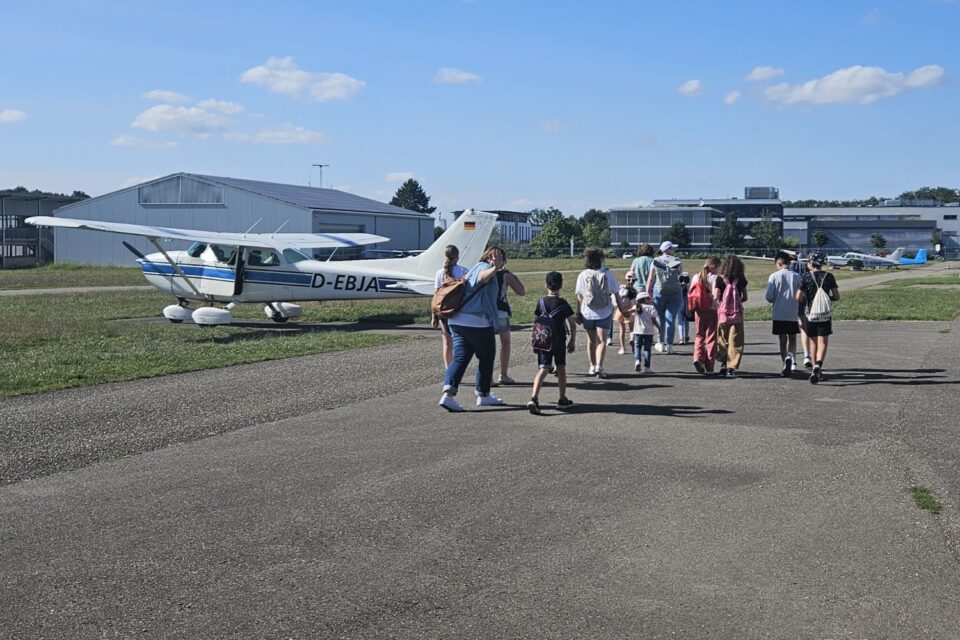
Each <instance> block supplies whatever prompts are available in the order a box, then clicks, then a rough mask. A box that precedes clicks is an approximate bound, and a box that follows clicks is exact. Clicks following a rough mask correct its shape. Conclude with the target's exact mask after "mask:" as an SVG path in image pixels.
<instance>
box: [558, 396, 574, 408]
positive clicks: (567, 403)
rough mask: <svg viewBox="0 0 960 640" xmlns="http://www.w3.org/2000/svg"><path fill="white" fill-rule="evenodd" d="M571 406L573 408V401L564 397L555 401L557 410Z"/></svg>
mask: <svg viewBox="0 0 960 640" xmlns="http://www.w3.org/2000/svg"><path fill="white" fill-rule="evenodd" d="M572 406H573V400H571V399H570V398H567V397H566V396H564V397H563V398H560V399H559V400H557V408H558V409H569V408H570V407H572Z"/></svg>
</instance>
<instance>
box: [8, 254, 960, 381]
mask: <svg viewBox="0 0 960 640" xmlns="http://www.w3.org/2000/svg"><path fill="white" fill-rule="evenodd" d="M611 262H612V263H613V264H612V265H611V266H612V267H614V268H617V267H619V268H620V269H621V270H625V269H626V267H627V264H626V263H627V262H629V261H626V260H623V261H620V262H623V264H622V265H618V264H617V262H618V261H611ZM509 266H510V268H511V269H514V270H515V271H516V272H517V273H519V274H520V277H521V278H522V279H523V281H524V282H525V284H526V286H527V290H528V294H527V295H526V296H524V297H520V296H511V304H512V305H513V313H514V320H515V322H516V324H528V323H530V322H531V321H532V318H533V308H534V305H535V304H536V301H537V299H538V298H539V297H540V296H541V295H542V294H543V292H544V287H543V284H542V280H543V276H542V273H536V274H534V273H533V272H544V271H548V270H559V271H564V272H566V273H567V274H568V275H567V277H566V278H565V280H566V282H565V286H564V295H565V296H566V297H567V298H568V299H572V298H573V293H572V289H573V283H574V278H575V276H574V274H576V273H578V272H579V271H580V270H581V268H582V263H581V261H580V260H578V259H563V258H553V259H548V260H512V261H510V263H509ZM770 270H771V266H770V265H769V263H765V262H748V273H747V277H748V279H749V280H750V281H751V289H753V290H755V291H756V290H759V289H761V288H763V286H764V285H765V283H766V279H767V275H768V274H769V272H770ZM11 273H12V274H14V276H16V277H14V278H13V281H15V282H17V283H19V284H20V286H21V288H22V287H37V288H40V287H42V286H70V285H80V284H90V283H91V281H93V282H96V283H97V284H98V285H101V286H104V285H116V284H130V282H128V281H125V280H124V279H125V278H130V279H132V280H133V283H134V284H142V283H143V280H142V276H141V275H140V273H139V271H138V270H134V269H113V268H90V267H84V268H62V267H56V268H44V269H37V270H32V272H0V277H5V278H7V280H6V283H9V282H11V279H10V274H11ZM25 273H26V274H29V278H26V277H24V274H25ZM835 273H837V274H838V275H847V274H850V275H855V274H851V272H846V271H842V272H835ZM91 274H92V275H91ZM525 274H526V275H525ZM856 275H859V274H856ZM131 276H133V277H132V278H131ZM848 277H849V276H848ZM64 280H66V281H67V282H68V283H69V284H67V285H65V284H64ZM28 282H29V284H28ZM51 282H55V283H54V284H51ZM3 283H4V281H3V280H0V288H2V287H5V286H6V284H3ZM924 286H925V287H946V288H923V287H924ZM842 289H843V287H842V284H841V293H842V296H843V297H842V299H841V301H840V302H839V303H838V304H836V305H835V307H834V311H835V315H834V317H835V318H836V319H838V320H951V319H953V318H955V317H957V315H958V314H960V275H957V274H950V275H940V276H927V277H917V278H910V279H907V280H899V281H895V282H891V283H888V284H885V285H881V286H876V287H873V288H870V289H865V290H859V291H850V292H846V293H843V291H842ZM754 295H757V293H754ZM170 302H171V300H170V299H169V298H168V297H166V296H163V295H162V294H160V293H159V292H143V291H129V292H128V291H124V292H103V293H89V294H74V295H61V296H27V297H10V298H4V299H3V303H2V304H0V323H2V324H0V326H3V331H2V332H0V357H2V358H3V361H4V362H5V363H7V364H8V366H7V367H4V368H3V369H2V370H0V397H10V396H17V395H23V394H29V393H38V392H41V391H51V390H55V389H64V388H68V387H76V386H85V385H91V384H98V383H101V382H110V381H121V380H131V379H134V378H142V377H151V376H157V375H164V374H168V373H176V372H183V371H192V370H199V369H208V368H215V367H225V366H230V365H234V364H241V363H250V362H257V361H261V360H270V359H276V358H286V357H291V356H298V355H306V354H310V353H318V352H323V351H331V350H339V349H350V348H355V347H363V346H371V345H375V344H381V343H383V342H385V341H389V340H395V339H397V338H396V337H393V336H385V335H377V334H374V333H371V332H355V331H352V332H346V331H338V330H329V331H327V330H324V331H315V332H282V333H281V332H274V331H264V330H260V329H256V328H249V327H236V326H228V327H195V326H191V325H172V324H168V323H166V322H157V323H145V322H125V321H124V320H125V319H133V318H159V317H160V311H161V309H162V308H163V307H164V306H165V305H167V304H169V303H170ZM303 307H304V317H303V321H307V322H337V321H339V322H356V321H368V322H377V321H379V322H386V323H391V324H410V323H426V322H428V321H429V300H428V298H426V297H422V298H421V297H418V298H414V299H398V300H385V301H336V302H333V301H331V302H321V303H304V304H303ZM233 315H234V318H236V319H238V320H244V319H257V320H263V319H265V317H264V315H263V312H262V307H261V305H240V306H238V307H237V308H235V309H234V311H233ZM746 316H747V319H748V320H769V318H770V312H769V308H768V307H767V308H762V309H750V310H748V311H747V314H746ZM10 365H12V366H10Z"/></svg>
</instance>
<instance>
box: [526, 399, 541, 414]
mask: <svg viewBox="0 0 960 640" xmlns="http://www.w3.org/2000/svg"><path fill="white" fill-rule="evenodd" d="M527 411H529V412H530V413H532V414H533V415H535V416H538V415H540V402H539V401H538V400H537V399H536V398H530V401H529V402H527Z"/></svg>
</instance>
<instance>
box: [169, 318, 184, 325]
mask: <svg viewBox="0 0 960 640" xmlns="http://www.w3.org/2000/svg"><path fill="white" fill-rule="evenodd" d="M167 319H168V320H169V321H170V322H171V323H173V324H180V323H182V322H183V320H174V319H173V318H167Z"/></svg>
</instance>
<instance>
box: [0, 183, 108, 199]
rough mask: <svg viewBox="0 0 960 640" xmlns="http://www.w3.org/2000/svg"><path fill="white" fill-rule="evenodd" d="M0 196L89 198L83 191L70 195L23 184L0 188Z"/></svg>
mask: <svg viewBox="0 0 960 640" xmlns="http://www.w3.org/2000/svg"><path fill="white" fill-rule="evenodd" d="M0 196H37V197H40V198H79V199H80V200H85V199H87V198H89V197H90V196H88V195H87V194H85V193H84V192H83V191H74V192H73V193H71V194H70V195H67V194H65V193H53V192H52V191H40V189H34V190H33V191H31V190H30V189H27V188H26V187H24V186H19V187H14V188H13V189H0Z"/></svg>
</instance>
